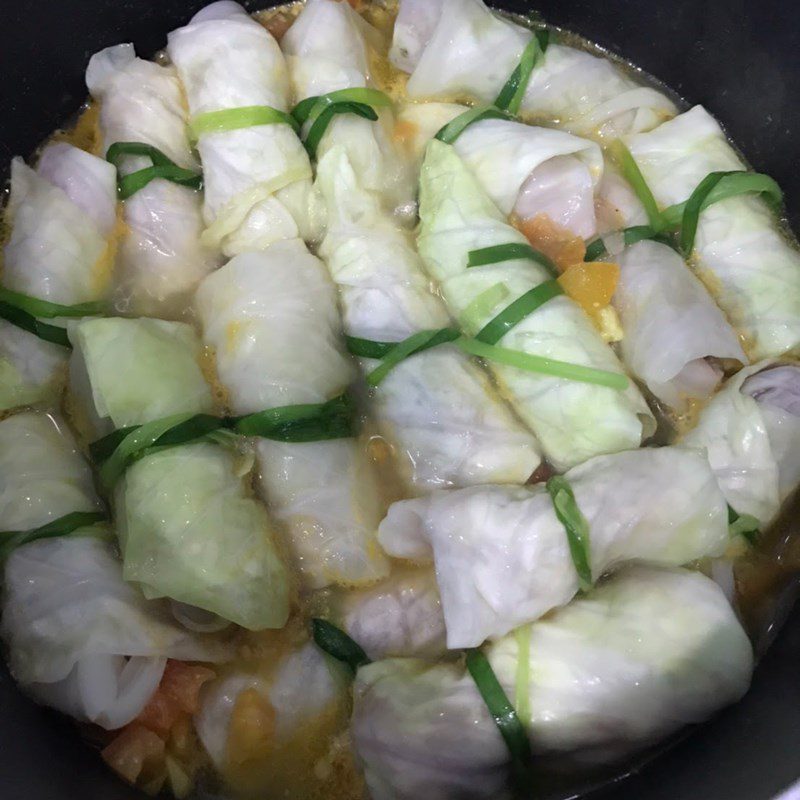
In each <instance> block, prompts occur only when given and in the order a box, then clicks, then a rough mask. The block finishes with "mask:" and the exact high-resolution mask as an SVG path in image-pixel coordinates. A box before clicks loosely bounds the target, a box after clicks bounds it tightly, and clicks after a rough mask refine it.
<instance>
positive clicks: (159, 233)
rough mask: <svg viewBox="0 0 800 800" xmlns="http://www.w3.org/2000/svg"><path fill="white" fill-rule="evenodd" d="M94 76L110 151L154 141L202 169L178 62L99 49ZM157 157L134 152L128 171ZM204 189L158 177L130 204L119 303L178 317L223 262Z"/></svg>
mask: <svg viewBox="0 0 800 800" xmlns="http://www.w3.org/2000/svg"><path fill="white" fill-rule="evenodd" d="M86 83H87V85H88V87H89V91H90V92H91V93H92V96H93V97H94V98H95V99H96V100H98V101H99V102H100V131H101V134H102V139H103V152H106V151H107V150H108V148H109V147H111V145H113V144H115V143H116V142H141V143H144V144H149V145H153V146H154V147H156V148H158V149H159V150H160V151H161V152H163V153H164V154H166V155H167V156H168V157H169V158H170V159H172V161H174V162H175V163H176V164H178V166H180V167H184V168H187V169H192V170H194V171H197V172H199V165H198V164H197V162H196V160H195V158H194V156H193V154H192V151H191V148H190V146H189V140H188V137H187V134H186V112H185V110H184V101H183V97H182V95H181V86H180V83H179V82H178V76H177V74H176V72H175V69H174V67H162V66H159V65H158V64H155V63H153V62H151V61H143V60H142V59H140V58H136V53H135V51H134V49H133V45H132V44H120V45H116V46H114V47H108V48H106V49H105V50H101V51H100V52H99V53H96V54H95V55H94V56H92V58H91V60H90V61H89V67H88V69H87V70H86ZM150 165H151V162H150V159H148V158H146V157H142V156H127V157H125V158H124V159H123V160H122V163H121V164H120V171H121V174H123V175H128V174H130V173H132V172H135V171H137V170H140V169H144V168H146V167H149V166H150ZM200 206H201V196H200V194H199V193H198V192H196V191H194V190H193V189H190V188H188V187H186V186H179V185H178V184H176V183H172V182H171V181H168V180H164V179H161V178H157V179H155V180H153V181H151V182H150V183H148V184H147V185H146V186H145V187H144V188H143V189H140V190H139V191H138V192H136V194H134V195H133V196H132V197H129V198H128V199H127V200H126V201H125V202H124V205H123V209H124V220H125V224H126V233H125V236H124V237H123V239H122V242H121V244H120V248H119V251H118V253H117V263H116V266H115V274H114V287H113V298H114V307H115V309H116V310H117V311H118V312H120V313H124V314H130V315H132V316H138V315H147V316H154V317H162V318H177V317H180V316H182V315H183V314H184V312H185V308H186V306H187V303H188V299H189V295H190V293H191V292H192V291H193V290H194V288H195V287H196V285H197V284H198V283H199V281H200V280H201V279H202V278H203V277H204V276H205V275H207V274H208V273H209V272H210V271H211V270H212V269H213V268H214V266H215V260H214V256H213V254H212V252H211V251H210V250H209V249H207V248H205V247H203V246H202V245H201V244H200V235H201V233H202V231H203V220H202V215H201V208H200Z"/></svg>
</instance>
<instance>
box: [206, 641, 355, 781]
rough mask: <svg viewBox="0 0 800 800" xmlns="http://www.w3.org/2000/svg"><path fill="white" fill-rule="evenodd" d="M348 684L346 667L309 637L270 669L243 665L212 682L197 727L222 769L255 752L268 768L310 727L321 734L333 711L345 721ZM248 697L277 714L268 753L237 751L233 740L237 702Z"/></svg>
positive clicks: (308, 735) (334, 715)
mask: <svg viewBox="0 0 800 800" xmlns="http://www.w3.org/2000/svg"><path fill="white" fill-rule="evenodd" d="M349 688H350V687H349V680H348V674H347V670H346V668H345V667H343V666H342V665H341V664H340V663H339V662H338V661H335V660H334V659H332V658H330V657H329V656H327V655H326V654H325V653H323V652H322V651H321V650H320V649H319V648H318V647H317V646H316V645H315V644H314V643H313V642H307V643H305V644H304V645H301V646H295V647H293V648H292V649H291V650H290V651H289V652H288V653H286V654H285V655H283V656H282V657H281V658H280V659H279V660H278V662H277V664H274V665H270V669H269V671H268V672H266V671H263V670H262V671H259V670H258V668H257V667H254V669H253V671H250V672H248V671H246V670H242V669H240V670H237V671H235V672H231V673H229V674H227V675H225V676H224V677H222V678H220V679H218V680H217V681H215V682H214V683H212V684H210V685H209V686H208V687H207V688H206V689H205V691H204V692H203V695H202V697H201V705H200V708H199V710H198V711H197V713H196V714H195V718H194V723H195V728H196V730H197V733H198V735H199V737H200V740H201V742H202V743H203V746H204V747H205V749H206V752H207V753H208V754H209V756H210V757H211V760H212V762H213V763H214V765H215V766H216V767H217V769H219V770H221V771H222V773H223V774H225V773H226V771H228V769H229V768H230V767H231V766H232V765H234V764H242V763H243V762H246V761H249V760H251V759H254V758H258V760H259V761H263V762H265V763H264V767H265V768H266V770H269V768H270V767H271V766H272V765H271V764H270V761H272V760H279V759H280V752H281V748H282V747H286V746H291V745H292V742H293V741H294V742H295V743H296V742H297V737H298V736H299V735H302V736H303V741H304V742H307V741H308V739H309V738H311V736H312V734H310V733H309V732H310V731H316V730H318V729H322V730H320V734H322V733H323V731H324V726H326V725H329V724H330V721H331V718H332V717H333V718H335V719H336V720H337V721H338V722H343V721H344V718H345V714H346V713H347V706H348V702H349V694H350V692H349ZM248 694H250V695H251V697H249V698H248V697H247V695H248ZM253 694H255V697H252V695H253ZM243 695H244V697H243ZM247 700H250V703H252V704H253V705H255V707H256V708H259V707H261V708H267V709H269V711H270V712H271V714H272V715H274V716H273V717H272V718H273V720H274V729H273V731H272V732H271V734H270V741H269V748H268V752H267V753H264V752H261V753H259V754H256V753H252V754H250V753H248V752H245V751H241V752H240V751H237V750H236V749H235V740H234V741H232V740H231V729H232V719H233V717H234V716H235V715H236V714H237V706H238V705H240V704H241V703H242V702H245V701H247ZM253 701H255V702H253ZM329 735H330V734H329ZM259 771H261V772H263V771H265V769H259Z"/></svg>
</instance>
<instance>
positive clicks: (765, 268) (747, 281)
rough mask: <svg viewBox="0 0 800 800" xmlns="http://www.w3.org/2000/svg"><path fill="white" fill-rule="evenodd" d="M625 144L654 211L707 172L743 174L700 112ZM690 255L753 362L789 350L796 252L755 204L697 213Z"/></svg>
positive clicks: (799, 267) (794, 329)
mask: <svg viewBox="0 0 800 800" xmlns="http://www.w3.org/2000/svg"><path fill="white" fill-rule="evenodd" d="M626 144H627V146H628V148H629V149H630V151H631V153H632V154H633V157H634V159H635V160H636V163H637V164H638V165H639V168H640V169H641V171H642V174H643V175H644V177H645V179H646V181H647V185H648V186H649V187H650V190H651V191H652V192H653V195H654V196H655V198H656V200H657V201H658V203H659V204H661V205H662V206H669V205H672V204H673V203H681V202H683V201H684V200H686V199H687V198H688V197H689V195H691V193H692V192H693V191H694V189H695V188H696V187H697V185H698V184H699V183H700V181H701V180H703V178H705V177H706V175H708V174H709V173H710V172H714V171H725V170H745V169H747V167H746V165H745V164H744V162H743V161H742V160H741V158H740V157H739V156H738V155H737V153H736V151H735V150H734V149H733V147H731V145H730V144H729V143H728V140H727V139H726V138H725V134H724V133H723V131H722V129H721V128H720V126H719V124H718V123H717V121H716V120H715V119H714V118H713V117H712V116H711V115H710V114H709V113H708V112H707V111H706V110H705V109H704V108H703V107H702V106H695V107H694V108H693V109H691V110H690V111H687V112H686V113H685V114H681V115H680V116H679V117H676V118H675V119H674V120H671V121H670V122H666V123H664V124H663V125H661V126H660V127H658V128H657V129H656V130H654V131H652V133H648V134H640V135H637V136H632V137H630V138H628V139H626ZM694 257H695V259H696V268H697V271H698V274H699V276H700V278H701V279H702V280H704V281H705V283H706V284H707V285H708V287H709V289H710V290H711V292H712V293H713V294H714V296H715V298H716V299H717V301H718V302H719V305H720V306H721V308H722V310H723V311H724V312H725V313H726V314H727V316H728V318H729V319H730V321H731V323H732V324H733V326H734V327H735V328H736V329H737V330H738V331H739V333H741V334H743V335H744V337H745V340H746V349H747V352H748V354H749V355H750V356H751V357H752V358H753V359H756V360H758V359H763V358H768V357H771V356H777V355H780V354H782V353H785V352H789V351H792V350H795V349H796V348H797V346H798V344H800V252H798V250H797V249H796V248H795V247H793V246H792V245H791V244H790V243H789V241H788V239H787V238H786V236H785V234H784V232H783V231H782V230H781V228H780V224H779V222H778V220H777V218H776V217H775V216H774V215H773V214H772V213H771V211H770V210H769V208H768V207H767V205H766V204H765V202H764V201H763V200H762V199H761V198H759V197H757V196H752V195H743V196H739V197H731V198H729V199H727V200H723V201H721V202H719V203H716V204H714V205H712V206H710V207H709V208H707V209H705V210H704V211H703V212H702V214H701V215H700V222H699V225H698V227H697V237H696V240H695V252H694Z"/></svg>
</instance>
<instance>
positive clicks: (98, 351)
mask: <svg viewBox="0 0 800 800" xmlns="http://www.w3.org/2000/svg"><path fill="white" fill-rule="evenodd" d="M70 335H71V340H72V343H73V346H74V350H73V356H72V364H71V367H70V369H71V374H72V376H73V392H74V394H75V398H76V400H77V403H78V404H79V409H78V410H79V412H80V418H81V419H82V421H84V424H87V425H88V427H89V429H90V430H91V431H93V433H94V434H95V435H99V434H103V433H106V432H108V430H109V429H113V428H124V427H127V426H129V425H140V424H143V423H146V422H150V421H154V420H158V419H162V418H164V417H169V416H172V415H174V414H189V415H191V414H197V413H208V412H211V411H213V400H212V395H211V390H210V389H209V387H208V385H207V384H206V383H205V380H204V378H203V374H202V372H201V369H200V365H199V364H198V361H197V358H198V355H199V353H200V343H199V342H198V340H197V338H196V336H195V334H194V332H193V331H192V329H191V328H190V327H189V326H188V325H185V324H183V323H179V322H163V321H161V320H153V319H119V318H117V319H112V318H109V319H99V320H88V321H84V322H81V323H79V324H78V325H76V326H75V327H74V328H73V329H72V331H71V334H70ZM87 421H88V422H87ZM240 462H241V457H239V456H237V454H235V453H233V452H231V451H230V450H229V449H227V448H225V447H223V446H222V445H220V444H215V443H212V442H210V441H198V442H194V443H191V444H185V445H181V446H177V447H169V448H165V449H160V448H156V450H155V451H154V452H152V453H151V454H149V455H145V456H144V457H142V458H140V459H139V460H138V461H136V462H135V463H134V464H133V465H132V466H130V467H129V468H128V470H127V471H126V472H125V474H124V476H123V477H122V478H121V479H120V480H119V482H118V483H117V485H116V488H115V489H114V493H113V502H114V508H115V512H116V520H117V534H118V536H119V540H120V547H121V550H122V556H123V577H124V578H125V580H128V581H133V582H135V583H137V584H139V586H140V587H141V589H142V591H143V592H144V595H145V597H147V598H149V599H152V598H156V597H170V598H172V599H174V600H178V601H180V602H183V603H188V604H190V605H193V606H197V607H199V608H201V609H204V610H206V611H210V612H212V613H214V614H218V615H219V616H220V617H222V618H224V619H227V620H230V621H231V622H235V623H236V624H238V625H242V626H243V627H245V628H250V629H253V630H260V629H262V628H274V627H281V626H282V625H283V624H284V623H285V622H286V618H287V616H288V579H287V575H286V571H285V568H284V566H283V564H282V563H281V560H280V558H279V556H278V553H277V550H276V547H275V545H274V542H273V532H272V530H271V523H270V521H269V518H268V517H267V514H266V512H265V510H264V508H263V507H262V506H261V505H260V504H259V503H258V502H257V501H256V500H254V499H253V498H252V497H251V496H250V494H249V491H248V481H247V477H246V475H243V474H242V470H241V469H240ZM244 472H245V473H246V472H247V470H244Z"/></svg>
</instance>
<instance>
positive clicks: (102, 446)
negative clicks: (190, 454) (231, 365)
mask: <svg viewBox="0 0 800 800" xmlns="http://www.w3.org/2000/svg"><path fill="white" fill-rule="evenodd" d="M220 429H224V430H228V431H231V432H233V433H236V434H239V435H241V436H257V437H261V438H264V439H272V440H275V441H280V442H293V443H302V442H317V441H325V440H330V439H345V438H349V437H351V436H354V435H355V431H356V409H355V406H354V403H353V401H352V399H351V398H350V396H349V395H347V394H344V395H340V396H339V397H335V398H333V399H332V400H329V401H328V402H326V403H308V404H302V405H293V406H281V407H278V408H271V409H267V410H266V411H258V412H256V413H254V414H246V415H244V416H241V417H216V416H214V415H212V414H176V415H174V416H171V417H167V418H165V419H160V420H154V421H153V422H147V423H145V424H143V425H138V426H132V427H128V428H121V429H119V430H116V431H114V432H113V433H110V434H108V436H105V437H103V438H102V439H98V440H97V441H95V442H92V444H91V445H90V446H89V452H90V455H91V457H92V460H93V461H94V462H95V463H96V464H98V465H101V466H100V480H101V482H102V483H103V485H104V486H105V487H106V488H107V489H110V488H111V487H113V486H114V484H115V483H116V482H117V480H118V479H119V477H120V476H121V475H122V474H123V473H124V472H125V470H126V469H127V468H128V467H129V466H130V465H131V464H132V463H133V462H134V461H136V460H138V459H140V458H142V457H144V456H146V455H148V454H150V453H153V452H156V451H157V450H159V449H161V448H165V447H175V446H176V445H181V444H188V443H189V442H193V441H197V440H198V439H202V438H203V437H204V436H208V435H209V434H211V433H214V432H215V431H218V430H220Z"/></svg>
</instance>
